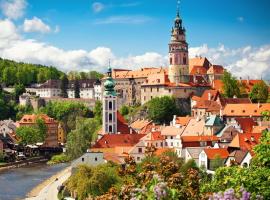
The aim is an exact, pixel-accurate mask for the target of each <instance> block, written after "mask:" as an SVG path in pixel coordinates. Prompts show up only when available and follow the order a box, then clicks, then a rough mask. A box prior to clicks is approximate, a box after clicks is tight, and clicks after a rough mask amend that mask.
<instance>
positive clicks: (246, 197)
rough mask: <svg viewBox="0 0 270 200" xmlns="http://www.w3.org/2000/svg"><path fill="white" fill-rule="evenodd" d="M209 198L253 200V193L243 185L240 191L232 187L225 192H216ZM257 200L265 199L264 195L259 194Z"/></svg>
mask: <svg viewBox="0 0 270 200" xmlns="http://www.w3.org/2000/svg"><path fill="white" fill-rule="evenodd" d="M209 200H251V194H250V192H248V191H246V189H245V188H243V187H241V189H240V190H239V192H238V193H237V192H236V191H235V190H234V189H232V188H230V189H227V190H226V191H225V192H218V193H214V194H213V195H212V196H211V197H210V198H209ZM256 200H263V197H262V196H260V195H257V196H256Z"/></svg>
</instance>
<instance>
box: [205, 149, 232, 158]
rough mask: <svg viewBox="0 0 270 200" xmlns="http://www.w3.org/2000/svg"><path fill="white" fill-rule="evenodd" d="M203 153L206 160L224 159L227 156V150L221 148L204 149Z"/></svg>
mask: <svg viewBox="0 0 270 200" xmlns="http://www.w3.org/2000/svg"><path fill="white" fill-rule="evenodd" d="M204 152H205V153H206V155H207V158H208V159H210V160H213V159H215V158H216V157H220V158H221V159H226V158H227V157H228V156H229V152H228V151H227V149H222V148H218V149H213V148H209V149H204Z"/></svg>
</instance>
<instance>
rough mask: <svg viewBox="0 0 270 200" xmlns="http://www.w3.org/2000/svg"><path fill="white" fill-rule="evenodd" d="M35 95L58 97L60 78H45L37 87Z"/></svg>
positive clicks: (59, 93)
mask: <svg viewBox="0 0 270 200" xmlns="http://www.w3.org/2000/svg"><path fill="white" fill-rule="evenodd" d="M36 95H37V96H39V97H47V98H51V97H60V95H61V80H47V81H46V82H45V83H43V84H41V85H40V86H38V87H37V90H36Z"/></svg>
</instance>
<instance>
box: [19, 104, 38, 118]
mask: <svg viewBox="0 0 270 200" xmlns="http://www.w3.org/2000/svg"><path fill="white" fill-rule="evenodd" d="M15 110H16V112H17V114H16V119H17V120H20V119H21V118H22V117H23V115H25V114H32V113H33V112H34V109H33V107H32V106H31V105H26V106H20V105H17V106H16V107H15Z"/></svg>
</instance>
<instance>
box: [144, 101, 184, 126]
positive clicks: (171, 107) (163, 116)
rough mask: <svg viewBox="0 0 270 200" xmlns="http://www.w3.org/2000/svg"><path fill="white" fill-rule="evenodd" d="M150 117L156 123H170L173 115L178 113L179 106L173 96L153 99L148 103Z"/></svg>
mask: <svg viewBox="0 0 270 200" xmlns="http://www.w3.org/2000/svg"><path fill="white" fill-rule="evenodd" d="M147 108H148V117H149V118H150V119H151V120H153V121H154V122H156V123H159V124H161V123H167V124H168V123H169V122H170V121H171V120H172V119H173V115H175V114H177V113H178V112H179V111H178V108H177V106H176V101H175V99H174V98H173V97H169V96H164V97H156V98H153V99H151V100H150V101H149V102H148V103H147Z"/></svg>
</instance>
